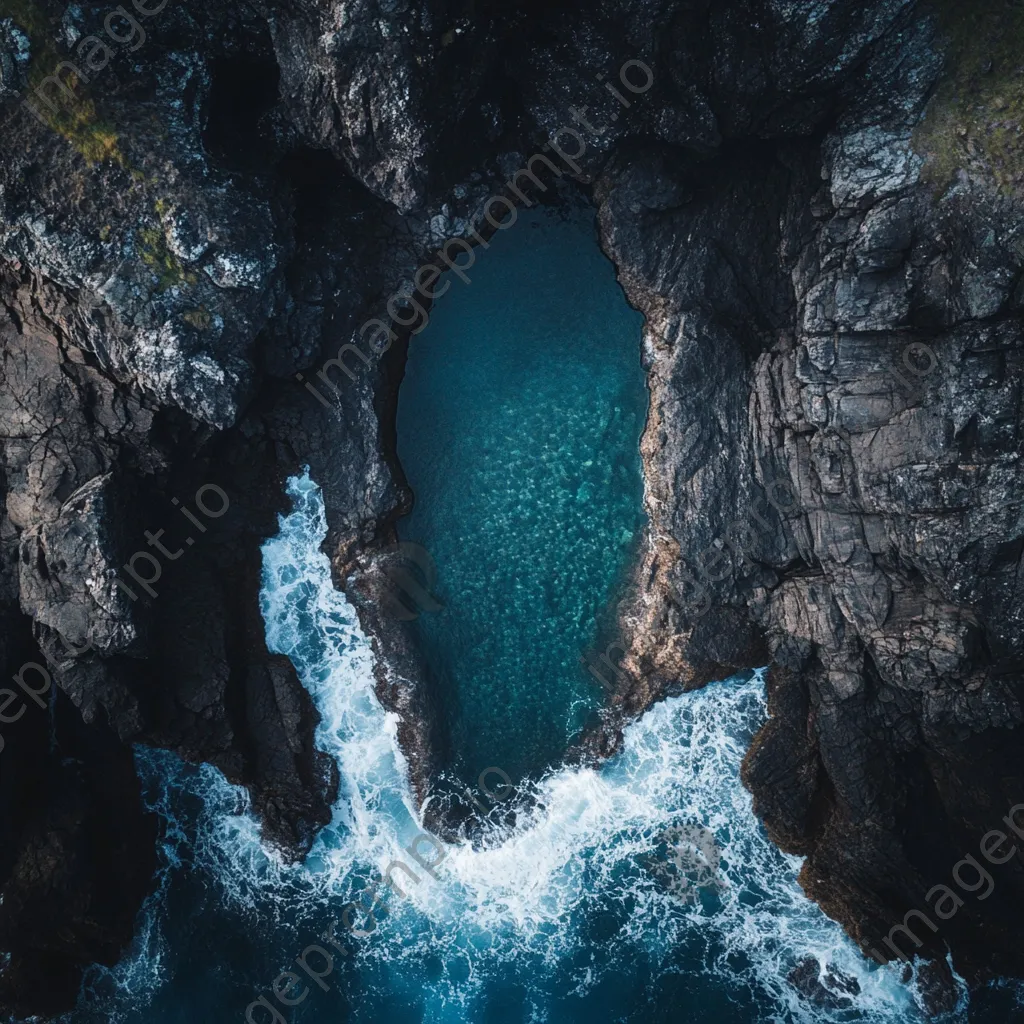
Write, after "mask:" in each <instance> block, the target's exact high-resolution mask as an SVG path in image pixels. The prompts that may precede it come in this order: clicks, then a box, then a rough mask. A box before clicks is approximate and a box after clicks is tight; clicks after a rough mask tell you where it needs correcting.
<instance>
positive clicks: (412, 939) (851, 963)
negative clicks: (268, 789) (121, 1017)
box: [104, 475, 922, 1024]
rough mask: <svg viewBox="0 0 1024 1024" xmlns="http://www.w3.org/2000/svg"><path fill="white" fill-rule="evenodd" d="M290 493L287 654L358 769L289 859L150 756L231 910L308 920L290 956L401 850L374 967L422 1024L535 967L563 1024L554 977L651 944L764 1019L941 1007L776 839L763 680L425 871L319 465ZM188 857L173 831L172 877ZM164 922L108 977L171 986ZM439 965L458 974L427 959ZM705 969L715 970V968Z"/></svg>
mask: <svg viewBox="0 0 1024 1024" xmlns="http://www.w3.org/2000/svg"><path fill="white" fill-rule="evenodd" d="M289 494H290V495H291V497H292V498H293V499H294V501H295V509H294V511H293V512H292V513H291V514H290V515H288V516H285V517H282V518H281V530H280V533H279V534H278V536H277V537H275V538H273V539H272V540H270V541H268V542H267V543H266V544H265V546H264V549H263V556H264V587H263V593H262V610H263V615H264V618H265V621H266V624H267V641H268V644H269V646H270V648H271V649H272V650H275V651H279V652H281V653H283V654H287V655H288V656H289V657H290V658H291V659H292V661H293V663H294V664H295V667H296V669H297V671H298V673H299V676H300V677H301V679H302V681H303V683H304V684H305V686H306V687H307V689H308V690H309V692H310V693H311V694H312V696H313V698H314V700H315V702H316V704H317V707H318V708H319V710H320V712H321V715H322V722H321V724H320V726H319V729H318V734H317V743H318V746H319V747H320V748H321V749H323V750H326V751H328V752H329V753H330V754H331V755H333V756H334V757H335V758H336V759H337V762H338V765H339V768H340V772H341V779H342V785H341V792H340V794H339V798H338V801H337V803H336V804H335V808H334V815H333V821H332V823H331V824H330V825H329V826H328V827H327V828H325V829H324V830H323V831H322V833H321V835H320V837H319V838H318V840H317V842H316V845H315V846H314V849H313V851H312V853H311V855H310V857H309V858H308V860H307V861H306V863H305V864H303V865H299V866H289V865H285V864H283V863H282V862H281V860H280V859H279V858H277V857H276V856H274V855H273V854H272V853H270V852H268V851H267V850H266V849H264V848H263V847H262V846H261V844H260V842H259V836H258V828H257V826H256V823H255V821H254V819H253V818H252V816H251V815H250V814H249V813H248V809H247V804H246V801H245V799H244V796H243V794H242V793H241V791H239V790H237V789H236V788H234V787H231V786H229V785H228V784H227V783H226V782H225V781H224V780H223V778H222V777H221V776H220V775H219V773H217V772H215V771H214V770H212V769H209V768H203V769H187V770H186V769H181V768H179V769H177V770H175V769H174V768H173V766H172V765H171V763H170V762H171V761H172V760H173V759H170V758H168V757H167V756H166V755H152V754H147V755H145V758H144V759H143V758H141V756H140V768H141V769H143V771H144V774H145V772H146V768H147V766H151V768H152V770H153V771H154V772H155V773H156V775H157V777H159V778H160V779H161V780H162V783H163V785H164V786H165V787H166V786H177V787H184V788H187V789H190V790H191V792H192V793H193V794H200V795H201V796H202V799H203V803H204V812H203V814H202V816H201V820H200V822H199V828H198V835H197V839H196V840H195V849H194V851H193V852H192V856H191V860H192V865H193V866H192V868H191V870H193V871H197V870H198V871H206V872H208V873H209V875H210V876H211V877H213V878H215V879H216V880H217V885H218V893H219V897H218V898H220V899H222V900H224V901H225V902H226V903H227V905H229V906H232V907H234V908H236V909H239V908H240V909H241V910H242V911H246V910H248V911H251V912H253V913H254V914H255V913H256V912H257V911H258V912H259V914H260V915H263V916H264V918H265V917H266V915H268V914H270V915H273V917H274V919H275V920H276V921H279V922H281V921H292V922H293V923H294V924H295V927H294V928H293V933H294V936H295V938H294V942H295V949H294V951H291V950H282V951H281V961H282V963H284V962H285V961H287V960H288V959H289V958H290V957H292V956H294V955H296V954H297V953H298V952H299V951H300V950H301V949H302V948H303V946H304V945H306V944H307V943H308V942H311V941H315V933H314V929H318V928H320V927H323V926H326V925H327V923H328V921H329V920H330V918H331V917H332V916H336V915H337V913H338V911H339V909H340V908H341V906H342V905H343V904H344V903H346V902H347V901H348V900H350V899H352V898H353V897H355V896H357V895H358V894H359V893H360V892H361V891H362V890H363V889H364V888H365V887H366V885H367V884H368V883H369V881H370V880H373V879H375V878H379V877H380V873H381V872H383V871H384V870H385V868H386V867H387V865H388V864H390V863H391V862H392V861H393V860H402V861H404V862H405V863H406V864H408V865H409V866H410V867H411V868H413V869H414V870H415V871H416V873H417V875H418V876H419V877H420V879H421V880H420V882H419V883H418V884H413V883H412V882H406V880H405V876H404V875H403V874H402V873H400V872H399V873H398V874H396V876H395V877H396V880H398V881H399V883H400V884H401V886H402V888H403V889H404V890H405V891H406V894H407V895H406V896H405V897H404V898H403V897H401V896H398V895H392V896H391V897H390V899H389V900H388V912H387V913H386V914H381V915H380V917H379V921H378V926H377V930H376V931H375V932H373V933H372V934H371V935H370V936H369V937H367V938H365V939H362V940H360V943H359V952H358V954H357V957H358V959H357V961H356V962H357V963H358V964H359V965H360V968H361V969H362V970H365V971H366V972H368V975H369V976H370V977H375V978H377V979H378V980H379V981H380V983H382V984H387V985H388V986H391V987H392V988H397V989H403V988H405V989H407V991H408V992H409V994H410V997H413V996H414V997H415V998H417V999H419V1000H422V1001H423V1002H424V1004H425V1018H424V1019H428V1020H432V1021H445V1022H447V1021H451V1022H460V1021H467V1022H469V1021H471V1020H472V1019H473V1016H472V1012H471V1010H470V1005H471V1003H472V1001H473V998H474V996H475V995H476V994H477V993H478V992H479V991H480V989H481V987H482V986H484V985H485V983H486V981H487V980H488V979H489V978H492V977H495V976H497V975H498V974H499V973H500V972H503V971H504V972H508V971H510V970H512V971H515V970H516V967H517V965H518V966H519V967H520V970H519V971H518V975H519V979H520V981H522V979H523V978H524V977H525V978H527V979H529V985H531V986H532V987H533V989H534V990H535V991H534V993H533V995H532V998H533V1000H534V1003H533V1005H534V1011H533V1013H534V1018H535V1019H537V1020H545V1019H546V1015H545V1010H544V994H545V992H548V993H550V992H552V991H554V989H553V988H552V987H551V986H552V985H553V984H556V982H554V981H553V980H552V979H554V978H555V976H556V975H557V985H558V990H559V991H560V992H561V993H562V994H563V995H564V994H565V993H566V992H573V993H579V994H583V993H585V992H587V991H588V990H589V989H591V988H592V987H593V986H595V985H598V984H599V983H600V981H601V977H602V972H603V971H604V970H606V969H609V968H614V967H616V966H620V967H621V966H622V965H629V964H631V963H634V962H636V960H637V958H642V959H643V961H644V962H645V963H647V964H649V965H652V969H653V970H654V971H655V972H657V970H658V969H659V966H660V965H665V969H671V970H676V971H678V970H679V969H680V968H679V964H680V962H682V963H684V964H688V965H690V966H689V967H688V968H687V970H688V971H691V972H692V973H693V975H694V976H695V988H697V989H699V988H700V986H701V985H717V986H718V987H719V989H727V990H730V991H737V992H740V991H742V992H746V993H753V998H755V999H757V1000H758V1001H759V1002H760V1003H761V1004H762V1005H768V1006H770V1009H769V1010H768V1011H767V1012H766V1013H762V1014H761V1015H759V1016H758V1017H757V1020H758V1021H761V1020H764V1021H779V1022H782V1021H787V1022H788V1021H792V1022H801V1024H803V1022H808V1024H809V1022H812V1021H814V1022H820V1021H831V1020H834V1021H854V1020H870V1021H872V1022H893V1024H896V1022H901V1024H902V1022H909V1021H916V1020H919V1019H922V1018H921V1014H920V1013H919V1011H918V1010H917V1008H916V1006H915V1004H914V1001H913V999H912V997H911V995H910V992H909V990H908V989H907V988H906V987H905V986H904V985H902V984H900V982H899V980H898V976H899V969H898V965H897V966H896V967H892V966H890V967H887V968H880V967H878V966H877V965H875V964H874V963H872V962H871V961H867V960H865V959H864V957H862V956H861V955H860V953H859V952H858V951H857V949H856V947H855V946H854V945H853V944H852V943H851V942H850V941H849V940H847V939H846V938H845V936H844V935H843V933H842V931H841V929H840V928H839V927H838V926H837V925H836V924H834V923H833V922H831V921H830V920H829V919H828V918H826V917H825V915H824V914H822V912H821V911H820V910H819V909H818V908H817V906H816V905H814V904H813V903H811V902H810V901H809V900H807V899H806V898H805V897H804V895H803V893H802V891H801V890H800V887H799V885H798V884H797V881H796V876H797V872H798V870H799V867H800V861H799V860H798V859H797V858H793V857H788V856H785V855H783V854H781V853H780V852H779V851H778V850H777V849H776V848H775V847H774V846H772V845H771V843H769V841H768V839H767V838H766V836H765V835H764V832H763V830H762V829H761V827H760V826H759V824H758V823H757V820H756V819H755V817H754V815H753V812H752V810H751V800H750V796H749V794H748V793H747V792H746V791H745V790H744V789H743V787H742V785H741V784H740V781H739V768H740V762H741V760H742V757H743V754H744V752H745V750H746V748H747V745H748V743H749V740H750V736H751V735H752V732H753V730H755V729H756V728H757V727H758V726H759V725H760V724H761V722H763V720H764V717H765V704H764V698H763V689H764V684H763V679H762V677H761V676H760V674H758V675H756V676H755V677H754V678H753V679H751V680H750V681H749V682H736V681H726V682H722V683H717V684H714V685H712V686H709V687H707V688H705V689H704V690H702V691H699V692H696V693H691V694H687V695H683V696H680V697H676V698H672V699H669V700H666V701H664V702H663V703H661V704H658V705H656V706H655V707H653V708H652V709H651V710H650V711H648V712H647V713H646V714H645V715H644V716H643V718H641V719H640V720H639V721H637V722H635V723H634V724H632V725H631V726H629V727H628V728H627V729H626V731H625V741H624V746H623V750H622V751H621V753H620V754H619V755H617V756H616V757H615V758H614V759H612V760H611V761H609V762H607V763H605V764H604V765H602V766H601V768H600V769H599V770H593V769H589V768H583V769H581V768H563V769H560V770H558V771H554V772H552V773H550V774H549V775H547V776H546V777H545V778H544V779H542V780H541V781H540V782H538V783H536V785H535V787H534V793H533V796H534V798H535V802H534V803H533V804H532V807H531V809H530V810H529V811H528V812H526V813H524V814H520V816H519V821H518V822H517V824H516V827H515V828H514V829H513V830H511V831H508V832H504V833H503V832H499V831H497V830H495V831H493V832H491V833H490V834H487V835H485V836H484V838H483V839H482V840H477V841H476V842H475V843H470V842H468V841H467V842H464V843H462V844H459V845H455V846H449V847H448V848H447V854H446V856H445V858H444V860H443V863H441V864H440V866H439V867H438V868H437V874H438V876H439V878H438V879H437V880H435V879H433V878H431V877H430V876H429V875H427V874H426V873H425V872H423V871H422V870H421V869H419V868H417V867H416V865H415V864H414V863H413V861H412V859H411V858H410V857H409V855H408V854H407V853H405V852H404V849H403V848H404V847H406V846H407V845H408V844H409V843H410V842H411V840H412V838H413V837H414V836H415V835H416V834H417V833H418V832H419V831H420V825H419V822H418V817H417V811H416V809H415V805H414V802H413V799H412V796H411V794H410V791H409V787H408V785H407V782H406V767H405V763H404V759H403V757H402V754H401V752H400V750H399V747H398V743H397V739H396V726H397V720H396V718H395V716H394V715H392V714H390V713H387V712H385V711H384V710H383V709H382V708H381V707H380V705H379V704H378V703H377V701H376V698H375V697H374V693H373V674H372V654H371V650H370V646H369V643H368V641H367V640H366V638H365V637H364V636H363V635H362V633H361V632H360V630H359V627H358V624H357V620H356V616H355V613H354V611H353V609H352V608H351V606H350V605H349V604H348V603H347V601H346V600H345V598H344V597H343V596H342V595H341V594H340V593H338V592H337V591H336V590H335V589H334V588H333V586H332V585H331V578H330V566H329V563H328V560H327V558H326V556H325V555H323V554H322V552H321V551H320V547H319V546H320V543H321V541H322V540H323V538H324V536H325V534H326V528H327V527H326V521H325V517H324V510H323V503H322V499H321V496H320V491H319V488H318V487H317V486H316V485H315V484H314V483H313V482H312V481H311V480H310V478H309V477H308V475H304V476H302V477H299V478H294V479H293V480H291V481H290V483H289ZM499 767H500V766H499ZM168 779H170V781H169V782H168ZM673 829H676V830H679V829H682V830H683V833H686V831H687V830H689V834H699V835H702V836H703V835H707V834H708V833H712V834H713V835H714V840H715V844H716V846H717V849H716V851H715V858H716V859H717V858H718V857H719V856H720V861H719V862H718V863H717V864H716V865H715V876H716V882H715V884H714V885H711V886H706V887H705V888H703V889H701V890H700V893H699V898H696V899H695V898H694V895H693V894H694V887H693V886H691V887H689V889H687V888H686V885H685V881H684V884H683V886H682V887H680V886H679V885H678V884H673V881H678V878H675V879H674V878H673V874H674V872H675V871H676V870H677V868H678V864H675V865H673V862H672V859H671V857H668V858H666V856H665V854H666V846H665V844H666V837H671V836H672V835H673V834H676V835H678V834H680V832H678V831H677V832H675V833H673V831H672V830H673ZM178 845H179V846H180V843H179V844H178ZM177 849H178V846H176V845H175V841H174V839H173V837H172V839H171V840H170V841H169V842H168V844H167V854H166V857H167V863H168V870H172V869H173V867H174V858H176V857H177V856H179V854H178V853H177V852H175V851H176V850H177ZM428 856H429V854H428ZM300 905H301V907H302V908H303V909H302V912H301V915H300V916H301V918H302V920H301V922H296V921H295V915H296V910H295V908H296V907H297V906H300ZM597 913H600V914H602V915H604V918H605V919H607V920H612V921H613V922H614V924H613V925H612V926H611V927H610V928H606V931H605V933H602V939H601V942H600V953H599V956H594V955H590V956H588V955H587V950H588V946H592V945H593V944H594V938H593V934H592V932H590V931H588V922H589V921H590V920H591V919H592V917H593V916H594V914H597ZM146 916H147V919H148V921H149V926H148V932H147V933H146V935H145V937H144V941H143V943H142V944H141V945H140V947H139V949H138V951H137V955H136V956H133V957H131V958H129V959H128V960H127V961H126V962H125V963H124V964H122V965H121V966H120V967H119V968H118V969H117V970H116V971H114V972H104V973H105V974H106V976H107V977H106V981H107V982H108V984H118V985H120V986H123V985H124V984H125V982H126V981H127V976H128V974H131V979H132V982H133V983H134V984H138V983H139V982H145V981H146V980H147V979H146V978H145V977H144V975H145V972H146V971H148V972H149V974H150V975H151V978H150V979H149V980H150V981H151V982H152V983H154V984H155V983H156V982H158V981H160V980H163V979H162V977H161V970H160V966H159V962H160V943H161V940H160V937H159V934H158V933H159V932H160V931H161V930H162V924H161V918H162V912H161V909H160V906H159V900H154V901H153V904H152V906H151V908H150V910H149V913H148V914H147V915H146ZM680 950H682V951H684V952H683V955H682V961H680ZM808 957H813V958H814V959H815V960H817V961H818V962H819V964H820V965H821V973H822V976H823V977H824V975H825V973H826V971H833V972H835V971H838V972H841V973H842V974H843V975H845V976H846V977H847V978H850V979H855V980H856V983H857V986H858V987H859V993H858V994H856V995H853V996H851V997H850V1000H851V1001H852V1004H853V1005H852V1006H849V1007H848V1008H845V1009H835V1010H826V1009H822V1008H819V1007H812V1006H810V1005H809V1004H808V1003H807V1001H806V1000H805V999H804V998H803V997H802V996H800V995H799V994H798V993H797V992H796V991H795V990H794V989H793V988H792V986H790V984H789V983H788V982H787V980H786V977H787V975H788V974H789V972H790V971H791V970H792V968H793V967H794V966H795V965H796V964H797V963H799V962H800V961H802V960H804V959H806V958H808ZM428 960H429V961H431V962H435V963H436V962H438V961H440V962H441V963H443V964H444V965H445V969H443V970H432V971H430V972H424V971H423V970H422V964H423V963H424V962H425V961H428ZM670 960H671V964H670ZM141 963H146V964H148V965H149V966H148V967H146V968H145V970H143V969H142V968H141V967H140V966H139V965H140V964H141ZM154 964H155V966H154ZM453 965H454V966H453ZM701 975H703V976H704V978H705V979H706V981H704V982H698V981H697V977H699V976H701ZM271 980H272V979H271V978H269V977H268V978H267V979H266V982H267V985H268V986H269V982H270V981H271ZM136 994H138V989H136ZM254 996H255V993H254ZM752 1012H753V1011H752ZM239 1019H241V1015H239ZM314 1019H315V1018H314Z"/></svg>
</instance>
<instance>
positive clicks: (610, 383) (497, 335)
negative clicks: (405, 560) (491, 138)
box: [398, 206, 647, 779]
mask: <svg viewBox="0 0 1024 1024" xmlns="http://www.w3.org/2000/svg"><path fill="white" fill-rule="evenodd" d="M467 276H468V277H469V278H470V283H469V284H466V283H464V282H462V281H461V280H460V279H459V278H458V277H457V276H456V275H455V274H454V273H449V274H448V275H446V277H445V278H443V279H442V283H440V284H439V285H438V286H437V290H438V291H440V292H443V293H444V294H443V295H442V296H441V297H440V298H439V300H438V302H437V304H436V307H435V309H434V311H433V314H432V318H431V322H430V324H429V326H428V327H427V328H426V330H424V331H423V332H422V333H421V334H419V335H418V336H416V337H415V338H414V339H413V341H412V344H411V346H410V349H409V359H408V365H407V369H406V375H405V380H404V382H403V384H402V387H401V391H400V394H399V405H398V454H399V457H400V459H401V462H402V466H403V468H404V470H405V472H406V474H407V476H408V478H409V483H410V485H411V486H412V488H413V491H414V492H415V495H416V503H415V507H414V510H413V513H412V515H411V516H410V517H409V518H407V519H405V520H403V521H401V522H400V523H399V530H400V532H401V535H402V537H403V538H404V539H405V540H408V541H413V542H416V543H418V544H422V545H423V547H425V548H426V549H427V551H428V552H429V553H430V555H431V556H432V558H433V559H434V562H435V563H436V565H437V569H438V574H439V578H438V587H437V595H438V597H439V598H440V601H441V603H442V608H441V609H440V611H438V612H436V613H433V614H424V615H423V616H422V617H421V619H420V620H419V622H418V624H417V625H418V628H419V631H420V634H421V639H422V643H423V646H424V647H425V649H426V654H427V658H428V663H429V667H430V669H431V671H432V672H433V674H434V676H435V683H436V684H437V692H438V693H439V694H440V697H441V699H442V701H443V703H444V708H445V712H446V719H447V722H448V725H449V729H450V735H451V746H452V757H453V760H455V761H456V762H457V763H458V764H459V765H462V766H464V769H465V771H464V774H465V775H466V777H467V778H468V779H469V778H475V777H476V776H477V774H478V773H479V771H480V769H481V768H483V767H486V766H487V765H491V764H498V765H501V766H502V767H503V769H504V770H505V771H506V772H508V773H509V774H510V775H511V776H512V777H513V778H517V779H518V778H521V777H522V776H523V775H525V774H527V773H528V772H531V771H532V772H534V773H536V772H538V771H539V770H540V769H542V768H543V767H545V766H546V765H548V764H551V763H553V762H555V761H557V759H558V758H559V757H560V755H561V754H562V752H563V750H564V749H565V746H566V742H567V740H568V739H569V738H570V737H571V736H572V735H573V734H575V733H576V732H577V731H578V730H579V728H580V726H581V725H582V724H583V722H584V720H585V718H586V714H587V712H588V711H589V710H590V709H592V708H594V707H596V706H597V705H598V704H599V703H600V699H601V686H600V683H599V682H598V681H597V680H596V679H595V677H594V676H593V675H591V674H589V673H588V671H587V670H586V668H585V667H584V666H583V665H582V664H581V663H580V656H581V654H582V652H583V651H584V650H589V649H590V648H591V647H592V646H593V644H594V642H595V639H596V634H597V626H596V623H595V619H596V617H598V616H599V615H600V614H601V613H602V611H603V610H604V609H605V608H606V606H607V605H608V603H609V601H610V600H611V599H612V596H613V590H614V587H615V584H616V582H617V581H618V580H619V579H620V578H621V576H622V575H623V573H624V571H625V569H626V566H627V563H628V561H629V559H630V556H631V555H632V553H633V551H634V550H635V548H636V545H637V544H638V542H639V535H640V531H641V527H642V524H643V513H642V495H643V490H642V477H641V467H640V456H639V442H640V433H641V431H642V430H643V425H644V417H645V415H646V411H647V390H646V387H645V384H644V376H643V371H642V369H641V366H640V331H641V326H642V317H641V316H640V315H639V314H638V313H637V312H636V311H635V310H633V309H631V308H630V307H629V305H628V304H627V303H626V300H625V297H624V295H623V294H622V290H621V289H620V288H619V286H618V284H617V283H616V281H615V273H614V269H613V267H612V265H611V263H610V262H609V261H608V260H607V259H606V258H605V256H604V255H603V253H602V252H601V250H600V248H599V246H598V242H597V234H596V225H595V222H594V215H593V211H592V210H591V209H590V208H589V207H582V206H577V207H573V208H571V209H570V210H564V209H558V210H553V209H550V208H547V209H545V208H537V209H534V210H532V211H524V212H520V214H519V216H518V220H517V222H516V223H515V224H513V225H511V226H510V227H508V228H507V229H506V230H505V231H502V232H498V233H497V234H496V235H495V236H494V237H493V238H492V240H491V242H490V248H489V249H488V250H486V251H485V250H483V249H478V250H477V261H476V264H475V265H474V266H473V267H472V268H470V269H469V270H468V271H467ZM447 285H450V287H448V288H447V290H445V289H446V286H447ZM610 639H611V637H609V638H608V639H607V640H606V641H605V642H606V643H607V642H608V640H610ZM605 674H606V675H607V674H608V673H607V672H606V673H605Z"/></svg>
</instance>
